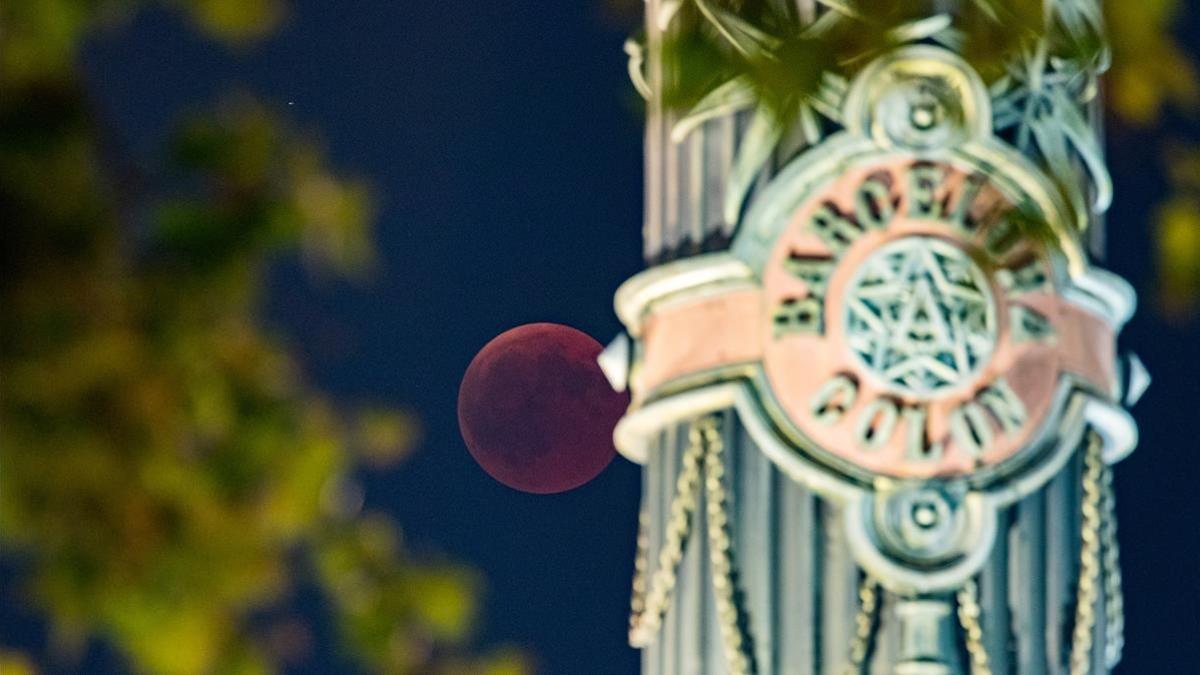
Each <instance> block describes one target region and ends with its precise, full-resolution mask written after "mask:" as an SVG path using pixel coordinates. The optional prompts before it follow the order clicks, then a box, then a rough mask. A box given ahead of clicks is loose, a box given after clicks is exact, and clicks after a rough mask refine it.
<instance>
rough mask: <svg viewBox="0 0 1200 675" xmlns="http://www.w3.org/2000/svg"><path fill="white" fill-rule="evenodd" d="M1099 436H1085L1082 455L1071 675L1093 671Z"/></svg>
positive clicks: (1101, 475) (1097, 589) (1100, 469)
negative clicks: (1085, 443) (1081, 497)
mask: <svg viewBox="0 0 1200 675" xmlns="http://www.w3.org/2000/svg"><path fill="white" fill-rule="evenodd" d="M1101 446H1102V444H1101V441H1100V436H1099V434H1096V433H1094V432H1093V433H1090V434H1089V435H1088V444H1087V448H1086V449H1085V451H1084V455H1083V499H1082V504H1081V512H1082V514H1083V524H1082V527H1081V531H1080V539H1081V544H1080V549H1079V591H1078V593H1077V594H1076V596H1075V631H1074V634H1073V635H1072V638H1071V661H1070V673H1071V675H1089V673H1091V669H1092V634H1093V631H1094V630H1095V628H1096V602H1097V600H1098V599H1099V594H1100V572H1101V570H1100V566H1101V559H1100V554H1101V551H1100V535H1101V522H1102V517H1101V510H1100V509H1101V492H1102V488H1101V484H1102V482H1103V478H1104V459H1103V458H1102V457H1101Z"/></svg>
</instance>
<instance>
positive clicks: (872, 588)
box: [843, 574, 879, 675]
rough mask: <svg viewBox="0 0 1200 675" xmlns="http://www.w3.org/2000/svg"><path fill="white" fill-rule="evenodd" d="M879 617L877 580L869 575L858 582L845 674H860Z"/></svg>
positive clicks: (865, 661)
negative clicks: (856, 610) (852, 632)
mask: <svg viewBox="0 0 1200 675" xmlns="http://www.w3.org/2000/svg"><path fill="white" fill-rule="evenodd" d="M878 618H879V582H878V581H877V580H876V579H875V578H874V577H872V576H871V575H869V574H868V575H866V576H864V577H863V579H862V581H860V582H859V583H858V612H856V613H855V615H854V635H853V636H852V637H851V638H850V661H849V662H848V663H847V664H846V667H845V669H843V672H844V673H845V675H861V673H862V672H863V668H864V666H866V663H867V654H868V653H869V652H870V650H871V639H872V638H873V637H874V635H875V627H876V626H877V625H878V623H879V622H878Z"/></svg>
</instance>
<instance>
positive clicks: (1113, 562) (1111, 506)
mask: <svg viewBox="0 0 1200 675" xmlns="http://www.w3.org/2000/svg"><path fill="white" fill-rule="evenodd" d="M1100 513H1101V516H1102V517H1103V519H1104V523H1103V526H1102V528H1101V530H1100V544H1101V547H1102V548H1103V549H1104V559H1103V566H1104V618H1105V627H1104V665H1105V666H1107V667H1108V668H1109V670H1111V669H1113V668H1115V667H1116V665H1117V663H1118V662H1119V661H1120V660H1121V651H1122V650H1123V649H1124V648H1125V595H1124V593H1123V592H1122V590H1121V549H1120V548H1119V546H1118V544H1117V497H1116V494H1115V493H1114V492H1113V472H1112V467H1110V466H1105V467H1104V472H1103V474H1102V476H1101V479H1100Z"/></svg>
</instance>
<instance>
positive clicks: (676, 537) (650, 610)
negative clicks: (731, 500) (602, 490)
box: [629, 417, 754, 675]
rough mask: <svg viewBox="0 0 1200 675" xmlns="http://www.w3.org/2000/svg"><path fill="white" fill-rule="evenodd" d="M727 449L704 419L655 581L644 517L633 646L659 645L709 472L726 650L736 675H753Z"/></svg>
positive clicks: (707, 491)
mask: <svg viewBox="0 0 1200 675" xmlns="http://www.w3.org/2000/svg"><path fill="white" fill-rule="evenodd" d="M724 451H725V443H724V440H723V439H722V437H721V427H720V425H719V423H718V421H717V420H716V418H714V417H703V418H701V419H699V420H697V421H695V422H694V423H693V424H692V425H691V428H690V429H689V430H688V447H687V449H686V450H685V451H684V454H683V466H682V468H681V470H680V473H679V477H678V479H677V480H676V482H675V496H674V497H673V498H672V499H671V506H670V511H671V516H670V520H669V521H668V523H667V532H666V537H665V541H664V544H663V548H662V551H661V552H660V553H659V560H658V568H657V569H656V570H655V571H654V574H653V575H652V576H650V577H649V583H647V574H649V568H650V553H649V551H650V535H649V529H650V518H649V515H648V514H647V513H646V512H645V511H644V510H643V511H642V513H641V514H640V515H639V518H638V541H637V558H636V560H635V561H634V576H633V597H632V599H631V601H630V609H631V612H630V617H629V642H630V644H632V645H633V646H635V647H645V646H648V645H650V644H652V643H653V642H654V640H655V639H656V637H657V635H658V631H659V629H660V628H661V626H662V620H663V617H664V616H665V615H666V612H667V609H668V607H669V606H670V604H671V594H672V591H673V590H674V587H675V582H676V580H677V575H678V571H679V563H680V561H682V560H683V550H684V546H685V545H686V543H687V539H688V536H689V535H690V532H691V527H692V519H693V516H694V514H695V510H696V506H697V503H698V498H699V487H700V479H701V475H702V474H703V478H704V497H705V508H706V515H707V523H708V532H707V535H708V542H709V562H710V565H711V568H712V583H713V590H714V595H715V600H716V609H717V625H718V628H719V630H720V632H721V643H722V648H723V651H724V655H725V661H726V665H727V666H728V669H729V672H730V673H731V675H749V674H750V673H752V672H753V671H754V665H753V661H752V660H751V658H750V656H749V654H748V640H747V639H746V637H745V636H744V635H743V633H742V628H741V625H742V621H741V615H740V612H739V609H738V605H737V598H736V589H735V587H734V580H733V551H732V549H733V545H732V541H731V539H730V536H729V529H728V528H729V516H728V513H727V510H726V504H727V501H728V493H727V491H726V489H725V484H724V476H725V465H724V463H723V461H722V457H721V456H722V453H724Z"/></svg>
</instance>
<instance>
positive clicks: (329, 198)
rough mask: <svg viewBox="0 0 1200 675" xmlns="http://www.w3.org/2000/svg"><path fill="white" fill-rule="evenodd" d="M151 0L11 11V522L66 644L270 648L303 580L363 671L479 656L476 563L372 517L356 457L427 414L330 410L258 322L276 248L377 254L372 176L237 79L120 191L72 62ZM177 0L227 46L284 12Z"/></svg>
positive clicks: (226, 666) (6, 438)
mask: <svg viewBox="0 0 1200 675" xmlns="http://www.w3.org/2000/svg"><path fill="white" fill-rule="evenodd" d="M137 5H138V3H135V2H132V1H119V0H111V1H104V0H96V1H87V0H50V1H48V2H39V3H4V4H3V5H0V25H2V26H3V27H4V30H5V41H4V42H2V43H0V88H2V89H3V91H4V96H2V97H0V217H2V218H3V221H4V223H5V246H4V247H3V251H2V252H0V264H2V265H3V269H4V275H3V277H2V279H0V303H2V304H3V306H4V308H5V311H4V312H3V313H2V314H0V371H2V372H3V373H4V377H3V378H0V465H2V466H3V471H2V472H0V542H2V544H3V547H4V551H5V553H6V555H13V554H16V553H19V554H20V555H21V556H22V560H23V561H27V563H28V564H25V565H23V566H22V569H23V570H24V571H25V573H24V576H23V578H22V579H20V582H21V583H22V584H24V585H25V587H26V589H27V590H28V592H29V593H30V597H31V598H32V599H33V600H34V601H35V602H36V605H37V607H38V608H39V609H40V610H41V611H43V612H44V613H45V614H46V616H47V618H48V619H49V620H50V623H51V625H52V627H53V630H54V631H55V640H56V643H57V644H59V645H71V644H74V645H82V644H84V642H85V641H86V640H88V639H95V638H100V639H105V640H107V641H109V642H110V643H111V644H112V645H113V646H114V647H115V648H116V649H117V650H118V651H119V652H121V653H122V654H123V656H124V657H125V658H127V659H129V660H130V662H131V664H132V665H133V667H134V668H135V669H136V670H139V671H147V672H161V673H196V672H213V671H219V672H242V671H244V672H262V671H264V670H266V671H270V670H274V669H276V668H278V667H281V665H282V664H283V661H285V660H286V659H288V658H291V657H289V656H288V655H289V654H292V653H294V652H296V649H295V644H296V643H297V642H303V641H304V637H303V636H304V635H305V634H306V629H305V628H304V622H305V621H306V619H305V618H304V617H292V618H291V619H288V620H286V621H282V622H281V623H280V624H279V625H280V626H282V627H281V628H279V629H278V630H275V631H262V630H259V629H257V628H256V627H255V625H254V624H255V620H256V617H261V616H262V615H263V614H264V613H266V614H272V613H275V614H279V613H284V614H288V613H292V614H294V610H289V609H287V607H288V603H289V600H288V599H289V597H291V595H292V594H293V593H294V591H295V589H296V588H298V587H300V586H304V585H306V584H311V583H315V584H316V585H317V587H318V588H320V589H321V590H322V592H323V593H324V594H325V595H326V597H327V598H328V599H329V603H330V605H329V606H330V610H329V611H330V612H331V614H332V615H333V618H334V619H335V620H336V622H337V625H338V626H339V627H340V632H341V634H342V635H343V637H344V639H345V640H346V642H347V644H349V645H352V646H353V647H355V649H354V650H353V651H352V654H353V656H354V657H355V658H357V659H358V660H359V661H360V662H361V663H362V665H365V666H368V667H370V668H372V669H374V670H378V671H381V672H397V673H408V672H413V673H415V672H430V671H431V670H436V669H438V668H443V667H450V666H451V665H453V664H465V663H470V664H475V665H479V664H483V663H484V662H483V661H478V660H477V659H476V658H475V657H471V656H469V655H467V654H465V653H464V651H465V642H466V639H467V637H468V635H469V632H470V628H471V625H472V617H473V616H474V613H475V596H476V587H477V585H478V582H477V580H476V579H475V577H474V575H473V574H472V573H470V572H468V571H466V570H464V569H463V568H461V567H459V566H457V565H450V564H444V563H441V564H430V563H428V562H421V561H418V560H416V559H414V558H413V557H412V556H411V555H410V554H409V553H408V552H407V551H406V550H405V548H404V547H403V546H402V545H401V542H400V537H399V533H398V529H397V528H396V527H395V526H394V525H392V524H391V523H389V522H388V521H386V520H384V519H381V518H378V517H369V518H363V517H362V516H361V515H360V514H359V509H360V507H361V503H362V498H361V489H359V488H357V487H356V486H355V484H354V482H353V479H352V476H353V474H354V472H355V471H357V470H358V469H359V467H360V465H362V464H363V463H366V464H368V465H369V466H375V467H383V466H389V465H392V464H394V462H396V461H397V460H399V459H401V458H402V457H404V456H405V454H406V453H407V452H409V450H410V448H411V447H412V444H413V443H415V441H416V436H417V433H418V432H417V431H416V427H415V425H414V423H413V422H412V420H411V419H410V418H408V417H407V416H405V415H403V414H400V413H397V412H394V411H389V410H387V409H382V408H370V409H367V410H363V411H344V412H343V411H338V410H337V409H336V406H334V405H333V403H332V402H330V401H329V400H328V398H327V397H325V396H324V395H323V394H322V393H321V392H320V391H318V390H317V389H315V388H314V387H312V386H311V385H309V384H308V383H306V382H305V381H304V379H303V377H302V376H301V374H300V372H299V368H298V366H297V363H296V361H295V359H294V358H293V356H292V355H291V353H290V352H289V350H288V349H287V347H286V345H285V344H284V343H283V342H282V341H280V340H279V339H277V338H275V337H272V336H271V335H270V334H268V332H267V331H266V330H265V329H264V327H263V326H262V325H261V323H260V321H259V319H258V310H259V301H260V299H261V297H262V296H263V294H264V293H265V292H266V288H265V287H264V276H265V271H266V270H267V269H268V267H269V265H270V264H271V263H272V261H273V260H275V259H276V258H277V257H279V256H281V255H285V254H289V253H292V252H299V253H301V254H302V255H303V256H304V258H305V259H306V260H307V261H309V262H310V263H311V266H312V268H313V269H317V270H326V271H329V272H332V273H337V274H362V273H365V272H367V271H369V268H370V264H371V261H372V244H371V222H372V216H373V211H372V206H371V199H370V193H369V190H368V189H367V187H366V186H365V184H364V183H363V182H362V181H360V180H355V179H346V178H344V177H342V176H340V175H338V174H337V173H336V172H334V171H333V170H331V169H330V168H329V167H328V165H327V163H326V161H325V159H324V156H323V154H322V152H321V150H320V147H319V146H318V145H317V144H316V143H314V142H313V141H312V140H310V136H309V135H307V134H302V133H299V132H297V131H295V130H293V129H292V128H291V127H289V126H288V125H287V123H286V122H285V121H283V120H281V119H280V118H279V117H277V116H276V115H275V114H274V113H272V112H271V111H270V110H269V109H268V108H267V107H266V106H264V105H262V104H261V103H258V102H255V101H254V100H253V99H252V98H251V97H248V96H240V97H234V98H231V99H229V100H227V101H226V102H225V103H223V104H221V105H219V106H218V107H216V109H215V110H213V111H211V112H205V113H197V114H196V115H194V116H192V117H191V118H189V119H188V120H187V121H185V122H184V123H183V124H182V125H181V126H180V128H179V129H178V131H177V133H176V134H175V135H174V140H173V142H172V144H171V148H170V151H169V152H168V153H166V156H165V161H164V163H163V164H162V165H159V166H149V167H138V168H139V174H138V176H137V179H136V187H137V189H136V190H133V191H129V190H126V189H124V187H125V186H126V185H128V184H129V178H128V176H127V175H126V173H125V170H124V169H121V168H120V167H121V166H123V165H124V163H123V162H120V161H118V162H114V161H112V156H111V155H112V147H113V145H112V143H111V141H110V140H109V139H107V137H106V131H105V130H104V129H102V128H101V127H100V126H99V125H98V123H97V122H96V111H95V110H94V109H93V108H92V107H91V106H90V105H89V102H88V99H87V96H86V87H85V86H84V83H82V82H81V80H80V78H79V76H78V74H77V73H76V71H75V67H74V63H75V60H76V58H77V56H78V54H77V51H78V48H79V44H80V42H81V41H82V39H83V38H84V37H86V36H87V35H89V34H90V32H91V31H94V30H97V29H99V28H100V27H102V26H108V25H111V24H112V22H114V21H117V20H119V19H120V17H122V16H124V15H127V14H128V13H130V12H132V11H133V10H134V9H135V8H136V6H137ZM171 5H172V6H174V7H177V8H179V9H180V10H181V11H184V12H185V13H187V14H188V15H189V16H191V17H192V18H193V19H194V20H195V22H196V25H197V26H199V27H201V28H202V29H203V30H205V31H206V32H208V33H209V34H211V35H214V36H215V37H217V38H219V39H221V40H223V41H225V42H231V43H237V44H240V43H243V42H244V41H246V40H251V39H255V38H259V37H262V36H265V35H267V34H269V32H270V29H271V28H272V27H274V26H275V25H276V24H277V23H278V21H279V20H280V18H281V17H282V6H281V5H279V4H278V3H276V2H273V1H262V0H254V1H243V0H193V1H191V2H184V1H182V0H178V1H176V2H172V3H171ZM356 493H357V494H356ZM297 622H298V623H297ZM289 626H290V628H289ZM288 645H292V646H291V647H288ZM76 651H79V649H77V650H76ZM19 663H21V662H20V661H19V660H17V659H16V657H13V656H10V655H5V656H4V657H2V659H0V664H2V667H3V669H4V672H6V673H7V672H8V671H9V670H13V671H14V672H19V670H18V669H19V667H20V666H19V665H18V664H19ZM489 663H490V662H489ZM495 663H496V664H499V665H497V666H496V668H498V670H495V672H515V670H513V669H519V667H520V660H519V659H514V658H512V657H509V656H505V655H500V656H498V657H496V660H495ZM480 667H482V665H481V666H480ZM504 668H509V670H508V671H504V670H503V669H504Z"/></svg>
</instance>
